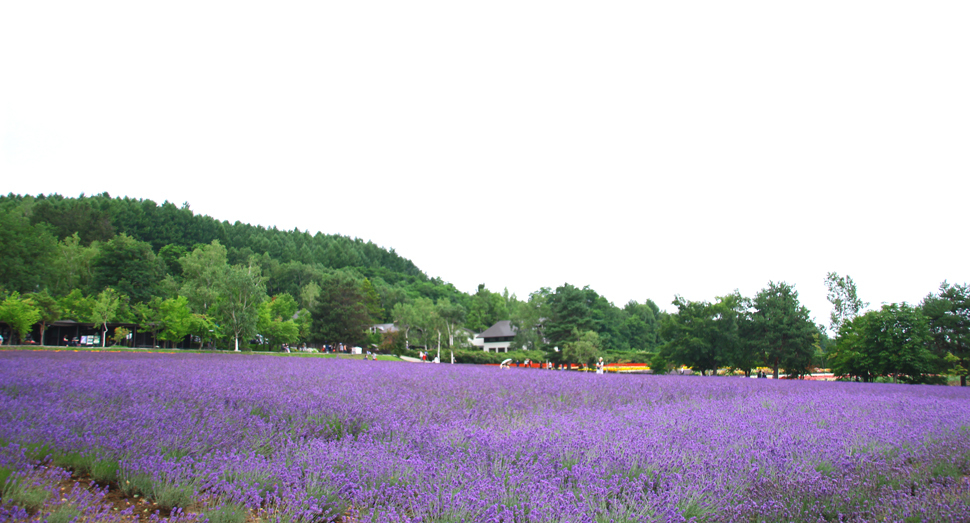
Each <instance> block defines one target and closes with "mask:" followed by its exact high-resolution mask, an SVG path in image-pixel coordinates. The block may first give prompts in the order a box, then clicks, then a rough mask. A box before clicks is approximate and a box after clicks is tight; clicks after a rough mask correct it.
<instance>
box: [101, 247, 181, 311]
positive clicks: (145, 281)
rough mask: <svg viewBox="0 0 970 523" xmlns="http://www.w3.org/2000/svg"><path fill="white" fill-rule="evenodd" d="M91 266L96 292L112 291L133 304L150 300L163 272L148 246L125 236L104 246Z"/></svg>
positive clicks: (159, 262)
mask: <svg viewBox="0 0 970 523" xmlns="http://www.w3.org/2000/svg"><path fill="white" fill-rule="evenodd" d="M91 266H92V271H93V273H94V286H95V288H97V289H102V288H105V287H112V288H114V289H115V290H117V291H118V292H119V293H120V294H125V295H127V296H130V297H131V299H133V300H134V301H135V302H143V301H147V300H149V299H151V297H152V296H153V295H154V294H155V292H156V290H155V287H156V285H157V284H158V282H159V281H160V280H161V279H162V275H163V274H164V272H165V269H164V267H163V264H162V262H161V261H160V260H158V259H157V258H156V257H155V253H154V252H153V251H152V246H151V245H150V244H148V243H146V242H141V241H138V240H136V239H134V238H132V237H130V236H128V235H126V234H124V233H122V234H119V235H117V236H115V237H114V238H112V239H111V240H110V241H108V242H106V243H104V244H103V245H102V246H101V251H100V252H99V253H98V254H97V256H95V258H94V260H92V262H91Z"/></svg>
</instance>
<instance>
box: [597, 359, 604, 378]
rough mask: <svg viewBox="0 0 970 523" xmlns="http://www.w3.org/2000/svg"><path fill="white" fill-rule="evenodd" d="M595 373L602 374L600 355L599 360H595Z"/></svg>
mask: <svg viewBox="0 0 970 523" xmlns="http://www.w3.org/2000/svg"><path fill="white" fill-rule="evenodd" d="M596 373H597V374H603V358H602V357H600V359H599V361H597V362H596Z"/></svg>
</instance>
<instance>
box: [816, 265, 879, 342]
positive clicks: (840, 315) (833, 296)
mask: <svg viewBox="0 0 970 523" xmlns="http://www.w3.org/2000/svg"><path fill="white" fill-rule="evenodd" d="M825 287H826V288H827V289H828V294H827V295H826V297H827V298H828V300H829V303H831V304H832V314H831V315H830V316H829V318H830V322H831V328H832V332H839V329H840V328H841V327H842V324H843V323H845V322H847V321H852V318H855V317H856V315H857V314H859V311H861V310H862V309H865V308H866V307H868V306H869V303H868V302H864V301H862V300H861V299H860V298H859V296H858V293H857V292H856V286H855V282H854V281H852V277H851V276H844V277H843V276H839V275H838V274H837V273H834V272H830V273H828V274H827V275H826V276H825Z"/></svg>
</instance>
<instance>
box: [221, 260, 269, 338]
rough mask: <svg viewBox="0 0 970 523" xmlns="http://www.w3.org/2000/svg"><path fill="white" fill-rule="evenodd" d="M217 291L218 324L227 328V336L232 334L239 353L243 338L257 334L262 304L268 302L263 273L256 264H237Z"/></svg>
mask: <svg viewBox="0 0 970 523" xmlns="http://www.w3.org/2000/svg"><path fill="white" fill-rule="evenodd" d="M217 292H218V293H219V302H218V304H217V307H216V315H215V317H216V321H217V322H218V323H220V324H221V325H223V326H224V328H225V331H224V334H226V335H232V338H233V341H234V347H235V350H236V351H238V350H239V340H240V338H248V337H249V336H251V335H253V334H255V333H256V324H257V322H258V321H259V305H260V304H261V303H262V302H263V300H265V299H266V287H265V285H264V283H263V277H262V272H261V270H260V268H259V267H256V266H253V265H249V266H244V265H234V266H232V267H230V268H229V270H228V271H227V272H226V276H225V278H223V279H222V280H220V281H219V282H218V287H217ZM243 341H245V339H244V340H243Z"/></svg>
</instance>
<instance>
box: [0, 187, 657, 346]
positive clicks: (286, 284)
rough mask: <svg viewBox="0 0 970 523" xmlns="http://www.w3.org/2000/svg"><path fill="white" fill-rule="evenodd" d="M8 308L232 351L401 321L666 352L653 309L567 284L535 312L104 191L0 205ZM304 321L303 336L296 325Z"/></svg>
mask: <svg viewBox="0 0 970 523" xmlns="http://www.w3.org/2000/svg"><path fill="white" fill-rule="evenodd" d="M246 289H249V290H248V291H247V292H251V293H252V299H250V298H248V297H247V296H245V295H244V294H243V291H244V290H246ZM0 301H3V303H7V304H8V305H7V306H6V309H4V308H3V307H5V306H4V305H2V304H0V316H2V317H0V322H4V323H6V324H7V325H12V324H14V323H18V321H17V320H16V318H26V319H24V320H23V321H24V322H26V326H27V327H29V326H30V324H32V323H37V322H38V321H39V320H37V319H34V320H31V321H30V322H27V319H29V317H28V316H29V315H24V314H19V313H17V314H14V313H15V312H16V311H20V310H23V311H27V310H36V311H40V310H44V311H47V312H45V313H44V317H45V318H48V319H47V320H44V321H45V322H53V321H57V318H60V319H64V320H76V321H80V322H85V323H100V324H105V323H106V322H108V321H114V322H130V323H138V324H140V325H142V326H143V328H154V329H159V328H161V329H162V330H161V331H160V332H159V333H158V335H159V336H160V339H163V340H169V341H173V342H177V340H181V339H183V338H184V337H185V336H187V335H195V336H197V337H200V338H205V337H206V336H208V334H207V333H209V332H215V331H218V332H219V334H218V335H217V336H216V337H217V338H218V339H219V342H220V343H227V341H226V340H228V339H230V337H231V339H232V340H233V345H235V342H236V341H237V340H238V339H243V340H244V341H245V340H247V339H251V338H248V337H249V336H252V335H255V334H260V335H261V336H262V337H263V338H265V339H271V340H273V343H274V344H275V346H277V347H278V346H279V345H280V344H281V343H293V342H297V341H300V342H303V341H310V342H314V343H331V342H340V343H346V344H360V343H364V340H362V339H361V338H362V336H364V333H365V332H366V331H367V328H368V326H370V325H373V324H375V323H389V322H392V321H393V322H395V323H396V324H398V325H399V326H400V327H402V328H403V330H402V331H401V332H402V334H403V335H402V336H401V338H402V339H395V340H390V341H388V343H392V344H398V345H405V344H411V345H418V346H431V345H435V346H438V345H439V344H441V345H443V346H446V347H452V346H463V345H468V337H467V332H466V331H464V330H462V329H467V330H469V331H472V332H483V331H485V330H486V329H488V328H489V327H491V326H492V325H494V324H495V323H496V322H498V321H501V320H511V321H512V322H513V324H514V325H515V326H516V328H517V331H516V335H515V340H514V343H513V346H514V347H516V348H518V347H523V348H530V349H537V348H548V349H551V350H553V351H554V352H555V351H556V348H557V347H564V346H566V344H567V343H570V342H574V341H576V339H577V337H578V336H579V335H580V333H586V332H587V331H589V332H592V333H594V334H596V337H597V341H596V344H598V346H601V347H603V348H604V349H608V350H624V351H625V350H631V349H636V350H648V349H651V348H654V347H656V346H657V344H658V343H659V341H660V340H659V337H658V333H659V318H660V310H659V308H658V307H657V306H656V304H654V303H653V302H651V301H650V300H646V301H645V302H644V303H642V304H640V303H636V302H633V301H631V302H630V303H627V304H626V305H624V306H623V307H622V308H619V307H616V306H615V305H613V304H612V303H610V302H609V301H608V300H607V299H606V298H604V297H603V296H600V295H599V294H597V293H596V292H595V291H593V290H592V289H590V288H588V287H584V288H577V287H574V286H572V285H569V284H568V283H566V284H563V285H562V286H560V287H558V288H556V289H555V290H553V289H550V288H542V289H538V290H537V291H535V292H533V293H530V295H529V296H528V299H527V301H526V300H519V299H518V298H516V296H514V295H509V293H508V291H507V290H506V291H505V292H504V293H502V294H499V293H497V292H493V291H490V290H488V289H486V288H485V286H484V285H480V286H479V288H478V289H477V291H476V292H475V293H474V294H469V293H465V292H461V291H459V290H458V289H456V288H455V287H454V285H452V284H450V283H446V282H443V281H442V280H441V279H440V278H429V277H428V276H427V275H426V274H424V273H422V272H421V271H420V270H419V269H418V268H417V267H416V266H415V264H414V263H412V262H411V261H410V260H407V259H405V258H402V257H401V256H399V255H397V254H396V253H395V252H394V251H393V249H391V250H386V249H383V248H381V247H378V246H376V245H374V244H372V243H370V242H364V241H362V240H358V239H352V238H348V237H345V236H338V235H325V234H322V233H317V234H315V235H310V234H308V233H305V232H300V231H299V230H294V231H280V230H277V229H275V228H269V229H266V228H263V227H254V226H252V225H248V224H243V223H239V222H236V223H233V224H230V223H229V222H226V221H222V222H220V221H218V220H217V219H215V218H212V217H209V216H202V215H196V214H194V213H193V212H192V211H191V210H190V209H189V208H188V207H187V206H183V207H178V206H176V205H173V204H171V203H168V202H165V203H163V204H161V205H158V204H157V203H155V202H153V201H151V200H139V199H132V198H112V197H111V196H109V195H108V194H107V193H104V194H100V195H97V196H91V197H84V196H81V197H78V198H66V197H63V196H59V195H51V196H37V197H33V196H19V195H13V194H10V195H7V196H0ZM26 302H29V303H26ZM43 304H49V305H50V307H46V306H45V305H43ZM99 304H100V305H103V306H104V307H107V309H105V310H109V309H110V310H109V312H110V314H108V315H107V316H104V317H103V318H108V317H110V318H111V319H110V320H103V318H102V316H99V314H98V311H99V310H101V309H99V308H98V307H99V306H100V305H99ZM8 309H9V310H8ZM4 310H7V312H8V313H9V314H7V313H4V312H3V311H4ZM304 310H305V311H306V314H305V315H303V316H301V317H302V318H304V319H305V321H304V323H302V324H301V325H302V327H300V329H299V332H297V331H296V330H295V329H297V327H296V325H295V324H293V325H291V323H293V322H292V320H289V318H292V317H293V316H294V314H296V313H297V311H301V312H302V311H304ZM48 312H49V314H48ZM4 314H7V315H6V316H4ZM38 314H40V312H38ZM8 316H9V318H8ZM3 318H7V319H8V320H9V321H7V320H4V319H3ZM182 319H185V321H182ZM102 320H103V321H102ZM243 320H245V321H243ZM207 322H212V325H216V326H219V327H220V329H221V330H220V329H216V328H212V327H211V326H208V325H209V323H207ZM230 324H231V325H232V326H233V328H232V329H231V330H232V331H233V332H232V335H231V336H230V334H229V332H228V331H227V330H226V329H227V328H228V327H227V325H230ZM183 327H184V328H183ZM25 328H26V327H25ZM192 329H195V330H192ZM196 331H197V332H196ZM385 341H387V340H385ZM506 341H508V340H506ZM377 342H378V340H376V339H375V340H372V341H371V343H375V344H376V343H377Z"/></svg>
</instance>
